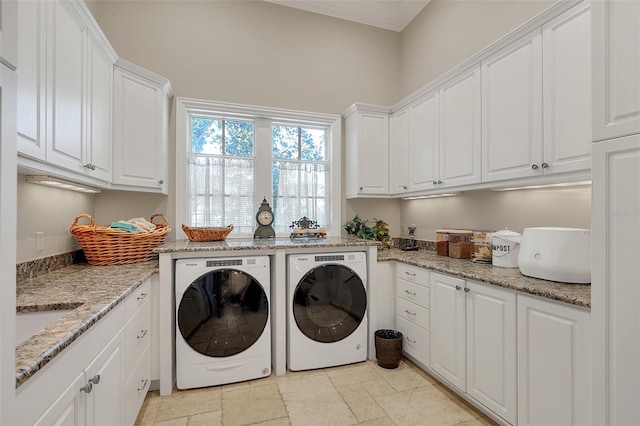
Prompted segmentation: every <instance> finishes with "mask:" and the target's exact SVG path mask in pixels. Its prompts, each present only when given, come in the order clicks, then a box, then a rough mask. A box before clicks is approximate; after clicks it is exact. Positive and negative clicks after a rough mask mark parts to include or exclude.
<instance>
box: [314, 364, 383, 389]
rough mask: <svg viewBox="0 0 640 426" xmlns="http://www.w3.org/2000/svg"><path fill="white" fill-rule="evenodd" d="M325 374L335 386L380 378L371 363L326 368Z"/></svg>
mask: <svg viewBox="0 0 640 426" xmlns="http://www.w3.org/2000/svg"><path fill="white" fill-rule="evenodd" d="M327 376H329V378H330V379H331V381H332V382H333V384H334V385H335V386H344V385H351V384H354V383H362V382H369V381H372V380H378V379H380V375H379V374H378V372H377V371H376V368H375V367H374V366H373V365H372V364H371V363H367V362H365V363H361V364H357V365H354V366H351V367H350V368H347V369H337V370H327Z"/></svg>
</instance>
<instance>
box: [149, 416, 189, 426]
mask: <svg viewBox="0 0 640 426" xmlns="http://www.w3.org/2000/svg"><path fill="white" fill-rule="evenodd" d="M188 423H189V417H188V416H185V417H179V418H177V419H169V420H165V421H162V422H155V423H154V425H157V426H187V425H188Z"/></svg>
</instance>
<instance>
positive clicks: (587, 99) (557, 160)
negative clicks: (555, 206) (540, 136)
mask: <svg viewBox="0 0 640 426" xmlns="http://www.w3.org/2000/svg"><path fill="white" fill-rule="evenodd" d="M542 37H543V41H542V43H543V61H542V63H543V81H544V84H543V90H544V92H543V100H544V101H543V102H544V106H543V110H544V147H543V160H542V164H541V165H540V166H541V167H542V168H543V169H545V170H544V173H545V174H548V173H564V172H572V171H578V170H589V169H590V168H591V143H592V141H591V8H590V2H584V4H581V5H579V6H577V7H575V8H572V9H571V10H569V11H567V12H565V13H564V14H562V15H560V16H559V17H557V18H556V19H554V20H552V21H551V22H549V23H547V24H546V25H545V26H544V27H543V32H542Z"/></svg>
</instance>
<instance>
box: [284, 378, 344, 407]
mask: <svg viewBox="0 0 640 426" xmlns="http://www.w3.org/2000/svg"><path fill="white" fill-rule="evenodd" d="M278 386H280V393H281V394H282V398H283V399H284V401H285V402H292V401H307V402H336V401H342V397H341V396H340V394H339V393H338V391H337V390H336V388H335V387H334V386H333V382H332V381H331V380H330V379H329V377H327V375H326V374H324V375H320V376H310V377H304V378H302V379H297V380H288V381H284V382H281V383H279V384H278Z"/></svg>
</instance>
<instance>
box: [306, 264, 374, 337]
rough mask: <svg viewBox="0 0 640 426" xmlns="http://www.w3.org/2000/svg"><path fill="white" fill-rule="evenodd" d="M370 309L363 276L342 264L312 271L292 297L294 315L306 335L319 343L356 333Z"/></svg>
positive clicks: (328, 265)
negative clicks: (368, 308) (367, 310)
mask: <svg viewBox="0 0 640 426" xmlns="http://www.w3.org/2000/svg"><path fill="white" fill-rule="evenodd" d="M366 309H367V293H366V291H365V287H364V284H363V282H362V280H361V279H360V277H359V276H358V275H357V274H356V273H355V272H353V271H352V270H351V269H349V268H347V267H345V266H343V265H330V264H326V265H322V266H318V267H317V268H314V269H312V270H311V271H309V272H308V273H307V274H306V275H305V276H304V277H303V278H302V280H300V282H299V283H298V286H297V287H296V290H295V292H294V295H293V316H294V318H295V320H296V324H297V325H298V328H299V329H300V331H302V333H304V335H305V336H307V337H309V338H310V339H312V340H315V341H316V342H323V343H332V342H338V341H340V340H342V339H344V338H346V337H347V336H349V335H350V334H351V333H353V332H354V331H355V330H356V329H357V328H358V326H359V325H360V323H361V322H362V320H363V318H364V315H365V311H366Z"/></svg>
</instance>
